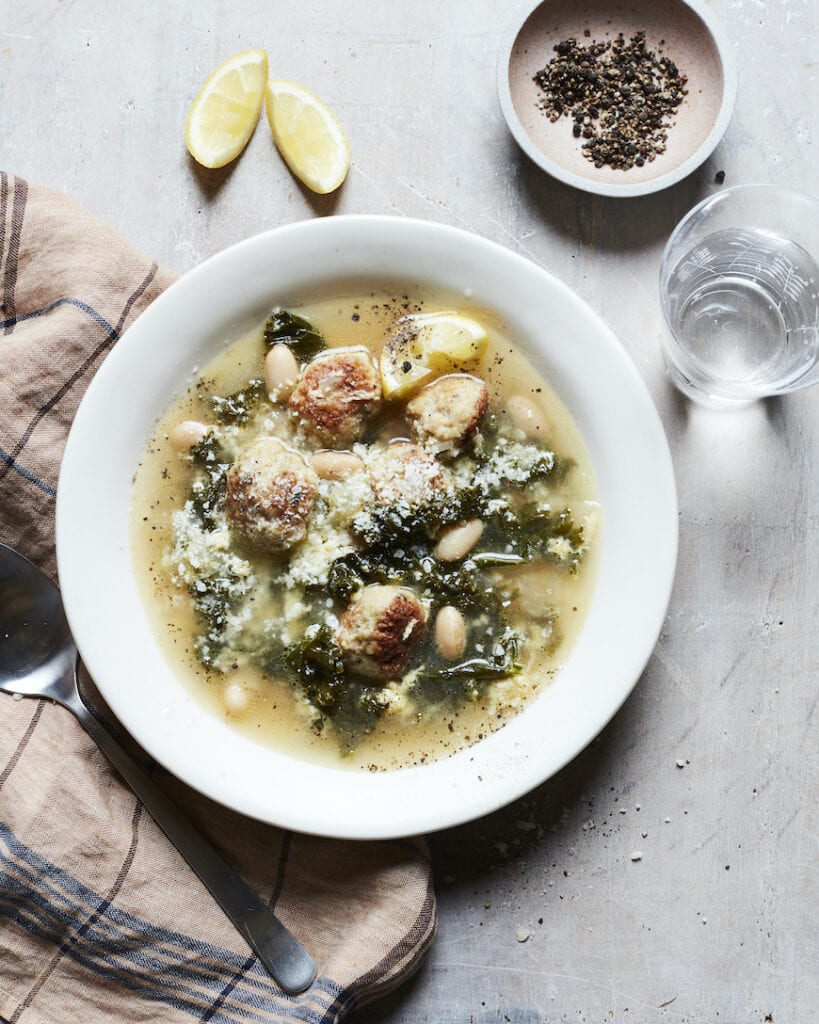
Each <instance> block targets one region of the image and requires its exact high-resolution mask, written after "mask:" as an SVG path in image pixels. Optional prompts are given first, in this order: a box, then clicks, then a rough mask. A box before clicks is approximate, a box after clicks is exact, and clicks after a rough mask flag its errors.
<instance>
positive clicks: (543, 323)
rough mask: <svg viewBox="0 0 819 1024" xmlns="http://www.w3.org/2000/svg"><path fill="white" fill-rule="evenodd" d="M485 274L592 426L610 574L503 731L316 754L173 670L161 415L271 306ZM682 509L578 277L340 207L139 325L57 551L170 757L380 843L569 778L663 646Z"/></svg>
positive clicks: (217, 782) (252, 803) (266, 241)
mask: <svg viewBox="0 0 819 1024" xmlns="http://www.w3.org/2000/svg"><path fill="white" fill-rule="evenodd" d="M355 278H359V279H365V280H366V281H368V282H372V281H373V280H374V279H380V280H383V279H391V280H392V281H399V282H401V281H403V282H406V283H407V284H408V285H413V286H414V285H425V284H428V285H434V286H435V287H436V288H445V289H451V290H453V291H454V292H456V293H457V292H463V291H464V290H468V291H469V292H471V294H472V295H473V296H474V299H475V300H476V301H479V302H481V303H482V304H484V305H486V306H488V307H490V308H492V309H494V310H495V311H496V312H497V313H498V314H499V315H500V317H501V319H502V320H503V321H505V323H506V325H507V328H508V331H509V334H510V335H511V336H512V337H513V338H516V339H517V340H518V342H519V344H520V347H521V348H522V349H523V351H524V352H525V353H526V355H527V356H528V357H529V359H530V360H531V361H532V362H533V363H534V364H535V365H536V366H537V367H538V368H539V369H540V370H541V371H542V372H543V373H544V374H545V375H546V376H547V378H548V379H549V380H550V382H551V383H552V384H553V386H554V387H555V389H556V391H557V392H558V394H559V395H560V396H561V397H562V399H563V401H564V402H565V403H566V405H567V406H568V408H569V410H570V411H571V413H572V414H573V415H574V417H575V420H576V422H577V423H578V425H579V427H580V429H581V431H582V433H583V436H584V438H585V440H586V444H587V446H588V449H589V452H590V455H591V458H592V462H593V465H594V469H595V473H596V476H597V483H598V487H599V493H600V500H601V505H602V524H603V525H602V532H601V537H600V542H601V545H602V550H601V559H600V569H599V580H598V583H597V589H596V592H595V596H594V599H593V603H592V607H591V609H590V612H589V615H588V619H587V622H586V625H585V627H584V629H583V631H582V634H581V636H580V638H579V640H578V643H577V645H576V647H575V649H574V650H573V652H572V654H571V656H570V658H569V660H568V663H567V664H566V666H565V668H564V669H563V670H562V672H561V673H560V674H559V675H558V677H557V678H556V679H555V680H554V682H553V683H552V684H551V685H550V686H548V687H547V688H546V689H544V691H543V692H542V693H541V694H540V696H539V697H538V698H537V699H536V700H535V701H534V702H533V703H532V704H531V705H530V706H528V707H527V708H526V709H525V710H524V711H523V712H522V713H521V714H519V715H518V716H517V717H515V718H514V719H512V720H511V721H510V722H509V724H508V725H507V726H505V728H503V729H501V730H500V731H499V732H497V733H495V734H493V735H491V736H489V737H487V738H486V739H484V740H483V741H481V742H480V743H478V744H476V745H475V746H472V747H469V748H468V749H466V750H463V751H461V752H460V753H458V754H456V755H454V756H453V757H451V758H449V759H447V760H444V761H439V762H436V763H434V764H429V765H424V766H421V767H415V768H407V769H403V770H401V771H394V772H384V773H377V774H371V773H368V772H352V771H350V770H347V769H335V768H328V767H322V766H318V765H315V764H308V763H305V762H302V761H298V760H296V759H294V758H293V757H291V756H288V755H285V754H283V753H279V752H277V751H276V750H271V749H269V748H267V747H264V746H261V745H259V744H256V743H255V742H253V741H251V740H249V739H247V738H245V737H244V736H242V735H241V734H240V733H238V732H236V731H234V730H232V729H230V728H229V727H228V726H227V725H226V724H225V723H224V722H223V721H221V720H219V719H218V718H216V717H215V716H214V715H213V714H212V713H210V712H209V711H207V710H206V709H205V708H204V707H203V706H201V705H200V704H199V703H198V702H197V701H196V700H194V699H192V698H191V696H190V694H189V692H188V690H187V689H186V688H185V687H184V686H183V685H182V684H181V683H180V682H179V681H178V680H177V679H176V678H175V677H174V674H173V672H172V670H171V668H170V667H169V665H168V664H167V663H166V661H165V660H164V658H163V655H162V653H161V652H160V649H159V646H158V645H157V642H156V639H155V637H154V635H153V633H152V631H151V628H150V626H149V623H148V619H147V617H146V614H145V609H144V608H143V605H142V600H141V598H140V595H139V593H138V591H137V586H136V582H135V578H134V573H133V569H132V564H131V549H130V545H129V537H128V511H129V501H130V496H131V480H132V477H133V474H134V470H135V468H136V466H137V463H138V461H139V459H140V456H141V455H142V452H143V448H144V446H145V444H146V442H147V440H148V438H149V436H150V434H151V432H152V430H153V428H154V425H155V423H156V420H157V419H158V417H159V416H160V414H161V413H162V412H164V411H165V409H166V408H167V407H168V406H169V405H170V403H171V401H172V400H173V398H174V396H175V395H176V394H178V393H179V392H180V391H181V390H183V389H184V387H185V386H186V383H187V382H189V380H190V379H191V375H192V373H193V372H194V369H195V368H196V367H202V366H203V365H204V364H205V363H206V362H207V361H208V360H209V359H211V358H212V357H213V356H214V355H215V354H216V353H217V352H218V351H220V350H221V349H222V348H223V347H224V346H225V345H226V344H227V343H228V342H229V341H230V340H232V339H234V338H236V337H238V336H239V335H240V334H242V333H243V332H244V331H246V330H248V329H249V328H250V327H251V326H253V325H254V324H256V323H259V322H260V321H261V320H262V319H263V318H264V316H265V315H266V313H267V311H268V310H269V309H270V307H271V306H272V305H274V304H276V303H282V304H287V303H288V302H293V301H295V300H297V299H298V298H299V297H300V296H301V297H304V296H305V295H306V294H308V293H309V294H311V295H314V294H315V293H316V292H317V291H319V292H320V291H321V290H322V289H331V288H337V287H338V286H339V285H342V284H343V283H344V282H348V281H350V279H355ZM676 548H677V506H676V494H675V488H674V478H673V471H672V467H671V459H670V456H669V451H668V446H667V444H666V440H665V436H664V434H663V430H662V426H661V424H660V421H659V418H658V416H657V413H656V411H655V409H654V406H653V405H652V402H651V399H650V397H649V395H648V392H647V391H646V388H645V386H644V385H643V382H642V380H641V379H640V377H639V375H638V374H637V372H636V370H635V369H634V367H633V365H632V364H631V362H630V361H629V359H628V357H627V356H626V355H625V353H624V352H623V349H622V348H621V347H620V345H619V343H618V342H617V340H616V339H615V337H614V335H613V334H612V332H611V331H610V330H609V329H608V327H606V326H605V325H604V324H603V323H602V321H601V320H600V319H599V318H598V317H597V316H596V315H595V314H594V313H593V312H592V310H591V309H589V307H588V306H587V305H585V303H583V302H582V301H581V300H580V299H579V298H578V297H577V296H576V295H575V294H574V293H573V292H572V291H571V290H570V289H569V288H567V287H566V285H564V284H562V283H561V282H560V281H558V280H557V279H556V278H554V277H552V276H551V275H550V274H548V273H546V272H545V271H543V270H541V269H540V268H539V267H537V266H535V264H533V263H530V262H529V261H528V260H525V259H523V258H522V257H520V256H517V255H515V254H514V253H512V252H509V251H508V250H506V249H503V248H501V247H500V246H498V245H495V244H494V243H492V242H489V241H487V240H486V239H483V238H479V237H477V236H476V235H471V234H467V233H466V232H463V231H459V230H456V229H453V228H449V227H444V226H441V225H438V224H432V223H426V222H423V221H414V220H405V219H400V218H391V217H333V218H330V219H325V220H313V221H308V222H305V223H300V224H294V225H291V226H289V227H283V228H279V229H277V230H274V231H270V232H267V233H266V234H263V235H258V236H256V237H254V238H250V239H248V240H247V241H245V242H241V243H239V244H238V245H236V246H234V247H233V248H231V249H228V250H226V251H225V252H222V253H219V254H218V255H217V256H214V257H213V258H212V259H210V260H208V261H207V262H205V263H203V264H202V265H201V266H198V267H196V268H195V269H194V270H192V271H191V272H190V273H188V274H186V275H185V276H184V277H183V278H181V280H179V281H178V282H177V283H176V284H174V285H173V286H172V287H171V288H169V289H168V291H167V292H165V293H164V294H163V295H162V296H161V297H160V298H159V299H157V300H156V302H155V303H154V304H153V305H152V306H151V307H150V308H149V309H148V310H147V311H146V312H145V313H143V315H142V316H141V317H140V318H139V320H138V321H136V323H135V324H134V325H133V326H132V327H131V328H130V329H129V330H128V331H127V333H126V335H125V336H124V337H123V338H122V340H121V341H119V343H118V344H117V346H116V347H115V349H114V350H113V351H112V352H111V354H110V355H109V356H108V358H107V359H106V361H105V363H104V364H103V366H102V367H101V369H100V370H99V372H98V373H97V375H96V377H95V378H94V380H93V381H92V383H91V386H90V387H89V389H88V392H87V394H86V396H85V398H84V399H83V401H82V404H81V405H80V408H79V411H78V412H77V416H76V419H75V421H74V425H73V428H72V430H71V434H70V436H69V439H68V445H67V447H66V450H65V456H64V458H63V463H62V469H61V472H60V480H59V490H58V499H57V557H58V567H59V575H60V581H61V585H62V591H63V598H64V600H65V605H66V610H67V613H68V620H69V623H70V625H71V629H72V631H73V633H74V637H75V639H76V642H77V645H78V647H79V650H80V653H81V655H82V658H83V660H84V661H85V664H86V665H87V667H88V669H89V671H90V673H91V675H92V677H93V678H94V679H95V681H96V683H97V685H98V686H99V688H100V690H101V691H102V693H103V695H104V696H105V699H106V700H107V701H108V703H109V704H110V706H111V708H112V709H113V711H114V712H115V714H116V715H117V716H118V718H119V719H120V721H121V722H122V723H123V724H124V725H125V727H126V728H127V729H128V730H129V731H130V732H131V733H132V735H133V736H134V737H135V738H136V739H137V740H138V741H139V742H140V743H141V744H142V745H143V746H144V747H145V749H146V750H148V751H149V753H150V754H151V755H152V756H153V757H154V758H156V759H157V760H158V761H159V762H161V763H162V764H163V765H164V766H165V767H166V768H167V769H168V770H169V771H171V772H173V773H175V774H176V775H178V776H179V777H180V778H181V779H183V780H184V781H185V782H187V783H189V784H190V785H191V786H194V787H195V788H196V789H198V790H200V791H201V792H203V793H206V794H207V795H208V796H210V797H212V798H213V799H215V800H218V801H220V802H221V803H223V804H226V805H228V806H230V807H233V808H235V809H236V810H238V811H242V812H244V813H245V814H249V815H251V816H253V817H255V818H259V819H261V820H263V821H268V822H272V823H274V824H277V825H281V826H284V827H287V828H292V829H296V830H299V831H303V832H311V833H315V834H319V835H327V836H337V837H349V838H360V839H374V838H383V837H394V836H399V835H408V834H413V833H418V832H424V831H429V830H432V829H439V828H443V827H446V826H450V825H455V824H457V823H460V822H463V821H467V820H469V819H471V818H475V817H477V816H479V815H481V814H485V813H487V812H488V811H492V810H494V809H495V808H497V807H500V806H501V805H503V804H505V803H507V802H509V801H511V800H513V799H515V798H516V797H518V796H520V795H522V794H523V793H525V792H527V791H528V790H530V789H532V788H533V787H534V786H536V785H538V784H539V783H541V782H543V781H544V780H545V779H547V778H549V776H551V775H553V774H554V773H555V772H556V771H558V769H560V768H561V767H562V766H563V765H565V764H566V762H567V761H569V760H570V759H571V758H572V757H574V756H575V754H577V753H578V752H579V751H580V750H582V749H583V747H584V746H585V745H586V744H587V743H588V742H589V741H590V740H591V739H592V738H593V737H594V736H595V735H596V734H597V733H598V732H599V731H600V729H602V727H603V726H604V725H605V724H606V722H608V720H609V719H610V718H611V716H612V715H613V714H614V713H615V712H616V711H617V709H618V708H619V707H620V705H621V704H622V703H623V701H624V700H625V699H626V697H627V696H628V694H629V692H630V691H631V689H632V687H633V686H634V684H635V682H636V681H637V679H638V677H639V675H640V673H641V672H642V670H643V667H644V666H645V664H646V661H647V660H648V658H649V656H650V654H651V651H652V649H653V647H654V643H655V641H656V638H657V635H658V633H659V630H660V626H661V623H662V621H663V617H664V615H665V610H666V606H667V603H668V599H669V594H670V590H671V583H672V578H673V575H674V565H675V559H676Z"/></svg>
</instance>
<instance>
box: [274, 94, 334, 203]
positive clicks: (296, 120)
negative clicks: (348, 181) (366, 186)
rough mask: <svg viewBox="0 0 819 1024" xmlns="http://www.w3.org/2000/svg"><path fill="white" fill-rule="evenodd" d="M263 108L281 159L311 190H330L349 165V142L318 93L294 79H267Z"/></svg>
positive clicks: (323, 192) (323, 193) (325, 191)
mask: <svg viewBox="0 0 819 1024" xmlns="http://www.w3.org/2000/svg"><path fill="white" fill-rule="evenodd" d="M265 109H266V110H267V120H268V123H269V125H270V130H271V132H272V133H273V141H274V142H275V143H276V147H277V148H278V150H279V152H280V153H281V155H282V158H283V159H284V162H285V163H286V164H287V166H288V167H289V168H290V170H291V171H292V172H293V174H295V176H296V177H297V178H298V179H299V181H300V182H302V184H304V185H306V186H307V187H308V188H309V189H312V191H313V192H318V193H319V194H320V195H326V194H327V193H328V192H333V191H335V189H337V188H338V187H339V185H341V183H342V182H343V181H344V179H345V178H346V177H347V171H348V170H349V169H350V145H349V143H348V142H347V138H346V136H345V134H344V132H343V131H342V130H341V125H340V124H339V123H338V121H337V120H336V119H335V117H333V115H332V113H331V112H330V111H329V110H328V109H327V107H326V106H325V105H324V104H323V103H322V102H321V100H320V99H319V98H318V96H314V95H313V93H311V92H309V91H308V90H307V89H305V88H303V86H301V85H296V83H295V82H285V81H271V82H268V83H267V93H266V96H265Z"/></svg>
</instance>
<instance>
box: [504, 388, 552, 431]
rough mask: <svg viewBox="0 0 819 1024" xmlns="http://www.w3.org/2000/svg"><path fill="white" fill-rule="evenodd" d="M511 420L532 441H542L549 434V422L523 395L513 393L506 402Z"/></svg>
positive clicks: (530, 400)
mask: <svg viewBox="0 0 819 1024" xmlns="http://www.w3.org/2000/svg"><path fill="white" fill-rule="evenodd" d="M506 411H507V412H508V413H509V415H510V416H511V418H512V422H513V423H514V424H515V426H516V427H517V428H518V430H522V431H523V433H524V434H525V435H526V436H527V437H528V438H529V439H530V440H532V441H544V440H545V439H546V437H547V436H548V434H549V423H548V421H547V419H546V417H545V416H544V415H543V413H542V412H541V410H540V409H539V408H538V406H537V405H535V403H534V402H533V401H532V399H531V398H527V397H526V396H525V395H513V396H512V397H511V398H510V399H509V401H508V402H507V403H506Z"/></svg>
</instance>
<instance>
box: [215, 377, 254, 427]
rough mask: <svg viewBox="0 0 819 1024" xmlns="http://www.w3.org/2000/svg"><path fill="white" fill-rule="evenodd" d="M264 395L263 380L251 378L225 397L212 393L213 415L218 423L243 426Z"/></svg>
mask: <svg viewBox="0 0 819 1024" xmlns="http://www.w3.org/2000/svg"><path fill="white" fill-rule="evenodd" d="M266 397H267V389H266V388H265V386H264V381H263V380H251V381H249V383H248V384H246V385H245V387H243V388H241V390H239V391H235V392H234V393H233V394H232V395H228V396H227V397H225V398H220V397H219V396H218V395H214V397H213V398H212V399H211V404H212V405H213V415H214V416H215V417H216V419H217V420H219V422H220V423H227V424H231V423H232V424H235V425H236V426H239V427H243V426H245V425H246V423H247V422H248V420H249V419H250V415H251V413H252V412H253V410H254V409H255V408H256V406H257V405H258V404H259V402H261V400H262V399H263V398H266Z"/></svg>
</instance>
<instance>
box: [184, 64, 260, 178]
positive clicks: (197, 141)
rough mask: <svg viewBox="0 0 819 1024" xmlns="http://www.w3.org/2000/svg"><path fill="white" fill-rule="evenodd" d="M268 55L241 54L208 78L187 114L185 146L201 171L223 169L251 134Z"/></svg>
mask: <svg viewBox="0 0 819 1024" xmlns="http://www.w3.org/2000/svg"><path fill="white" fill-rule="evenodd" d="M266 81H267V54H266V53H265V51H264V50H244V51H243V52H242V53H237V54H236V56H235V57H231V58H230V59H229V60H226V61H225V62H224V64H220V65H219V67H218V68H217V69H216V70H215V71H214V72H213V74H212V75H210V77H209V78H208V80H207V81H206V82H205V84H204V85H203V86H202V88H201V89H200V90H199V93H198V95H197V97H196V99H195V100H194V101H193V103H192V104H191V109H190V110H189V111H188V120H187V122H186V124H185V145H186V146H187V147H188V152H189V153H190V155H191V156H192V157H193V158H194V160H196V161H197V162H198V163H200V164H202V166H203V167H224V166H225V164H229V163H230V161H231V160H235V159H236V157H237V156H238V155H239V154H240V153H241V152H242V150H243V149H244V148H245V146H246V145H247V143H248V140H249V139H250V136H251V135H252V134H253V129H254V128H255V127H256V122H257V121H258V120H259V114H260V113H261V110H262V101H263V100H264V87H265V82H266Z"/></svg>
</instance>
